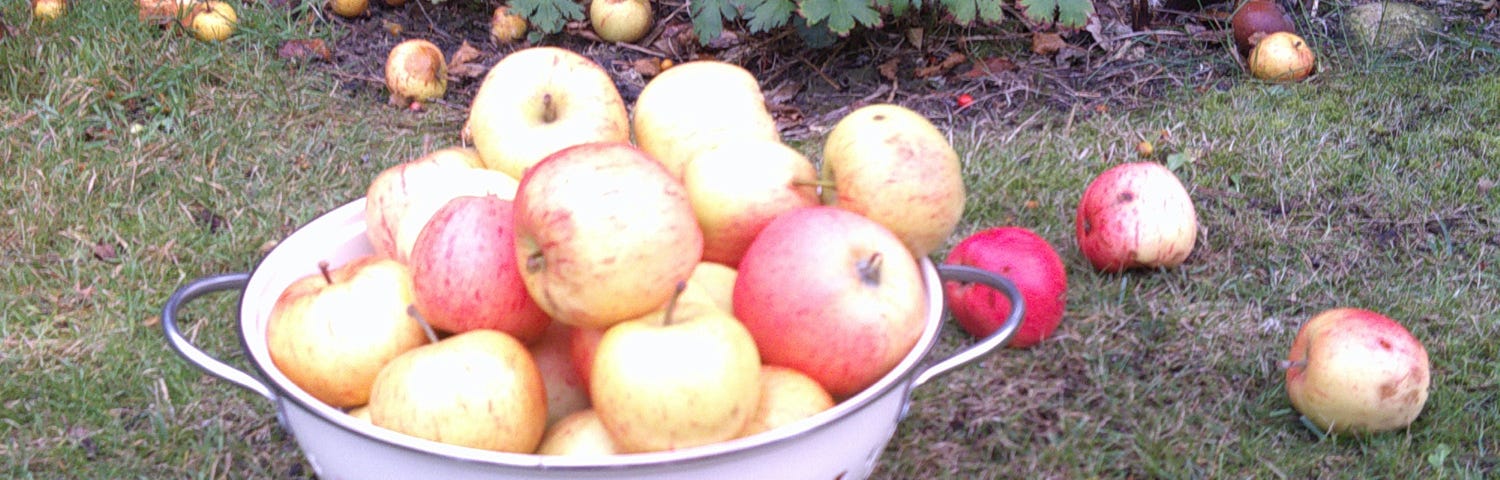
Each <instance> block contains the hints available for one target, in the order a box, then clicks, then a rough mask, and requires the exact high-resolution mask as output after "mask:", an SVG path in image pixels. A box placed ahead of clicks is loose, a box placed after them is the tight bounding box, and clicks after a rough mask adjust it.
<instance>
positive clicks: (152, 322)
mask: <svg viewBox="0 0 1500 480" xmlns="http://www.w3.org/2000/svg"><path fill="white" fill-rule="evenodd" d="M157 325H161V316H158V315H152V316H151V317H150V318H147V319H146V320H145V321H142V322H141V326H143V327H155V326H157Z"/></svg>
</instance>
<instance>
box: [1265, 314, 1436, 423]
mask: <svg viewBox="0 0 1500 480" xmlns="http://www.w3.org/2000/svg"><path fill="white" fill-rule="evenodd" d="M1283 366H1284V367H1285V368H1286V393H1287V396H1288V397H1290V398H1291V401H1292V406H1293V407H1295V408H1296V409H1297V411H1298V412H1300V413H1302V415H1303V416H1305V417H1306V418H1307V419H1308V420H1309V421H1311V422H1312V423H1313V424H1314V425H1316V426H1317V427H1318V428H1319V429H1321V430H1323V431H1324V432H1333V433H1347V434H1362V433H1376V432H1383V431H1390V430H1399V429H1402V428H1406V427H1407V426H1408V425H1411V422H1412V421H1413V420H1415V419H1416V418H1417V415H1418V414H1420V413H1421V412H1422V406H1423V405H1424V404H1426V402H1427V389H1428V386H1429V384H1430V382H1431V379H1432V375H1431V366H1430V364H1429V363H1428V358H1427V350H1426V349H1425V348H1423V346H1422V343H1421V342H1420V341H1418V340H1417V338H1416V337H1414V336H1412V334H1411V332H1409V331H1407V330H1406V328H1405V327H1402V326H1401V324H1399V323H1396V321H1394V320H1392V319H1390V318H1389V317H1386V316H1385V315H1382V314H1380V313H1377V312H1373V311H1370V310H1365V309H1360V308H1334V309H1329V310H1326V311H1323V312H1321V313H1319V314H1318V315H1316V316H1313V317H1312V319H1310V320H1308V321H1307V323H1304V324H1303V325H1302V327H1301V328H1300V329H1298V330H1297V336H1296V338H1295V339H1294V340H1293V341H1292V348H1291V351H1290V353H1288V355H1287V359H1286V361H1285V362H1284V363H1283Z"/></svg>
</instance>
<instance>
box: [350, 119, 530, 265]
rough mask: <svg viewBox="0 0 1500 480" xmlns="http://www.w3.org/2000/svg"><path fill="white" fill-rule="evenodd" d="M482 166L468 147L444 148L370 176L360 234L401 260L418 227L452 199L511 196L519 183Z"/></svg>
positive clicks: (408, 251) (384, 253)
mask: <svg viewBox="0 0 1500 480" xmlns="http://www.w3.org/2000/svg"><path fill="white" fill-rule="evenodd" d="M483 165H484V164H483V163H482V162H480V160H479V153H478V152H477V151H475V150H474V149H471V148H463V147H449V148H443V149H439V150H434V151H432V152H429V153H427V154H426V155H423V156H422V157H420V158H417V159H415V160H410V161H407V162H403V163H400V164H397V165H393V166H391V167H388V168H386V169H385V170H383V171H381V172H380V174H378V175H376V176H375V179H374V180H372V181H371V182H370V186H369V187H368V188H367V189H366V190H365V235H366V236H367V237H369V239H370V245H371V246H372V247H374V249H375V253H376V254H379V255H382V256H385V257H389V258H394V259H396V260H399V261H401V262H405V261H407V259H408V258H409V257H410V256H411V248H412V245H413V244H415V243H416V241H417V235H418V234H420V233H421V232H422V227H425V226H427V221H428V220H431V219H432V215H433V214H435V213H437V211H438V209H440V208H442V207H443V205H446V204H448V201H449V200H452V199H453V198H455V197H459V196H463V195H494V196H497V197H500V198H504V199H511V198H514V197H515V195H516V187H517V186H519V185H520V182H519V181H518V180H517V179H515V178H511V177H510V176H508V175H505V174H504V173H500V172H497V171H494V170H488V169H485V168H484V167H483Z"/></svg>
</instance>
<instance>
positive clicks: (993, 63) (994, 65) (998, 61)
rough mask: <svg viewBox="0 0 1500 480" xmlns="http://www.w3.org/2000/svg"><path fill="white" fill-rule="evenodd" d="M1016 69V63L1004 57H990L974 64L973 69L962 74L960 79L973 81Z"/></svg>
mask: <svg viewBox="0 0 1500 480" xmlns="http://www.w3.org/2000/svg"><path fill="white" fill-rule="evenodd" d="M1015 69H1016V62H1012V61H1010V59H1009V58H1005V57H991V58H986V59H984V60H979V61H976V62H974V67H973V68H970V69H969V71H967V72H964V74H963V75H960V76H961V77H963V78H965V79H968V80H973V79H976V78H983V77H988V76H992V75H995V74H997V73H1001V72H1009V71H1013V70H1015Z"/></svg>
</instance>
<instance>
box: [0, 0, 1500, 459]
mask: <svg viewBox="0 0 1500 480" xmlns="http://www.w3.org/2000/svg"><path fill="white" fill-rule="evenodd" d="M23 3H24V2H9V3H6V4H5V5H4V6H0V15H3V17H0V18H4V21H5V23H6V24H8V25H10V27H11V28H10V29H9V30H8V31H6V32H5V33H6V35H5V36H4V38H3V39H0V178H3V179H4V180H3V181H0V209H3V212H4V215H3V216H0V266H3V268H0V282H3V284H4V285H5V286H4V287H3V288H0V372H5V374H4V375H3V376H0V433H3V435H0V459H3V461H0V476H4V477H7V478H286V477H298V478H300V477H305V476H309V475H310V474H311V473H310V471H309V469H308V468H307V466H306V464H305V462H304V460H303V459H302V457H301V455H300V452H299V451H298V450H297V448H296V445H295V443H294V442H293V440H292V439H291V438H290V436H289V435H288V434H287V433H286V432H285V431H283V430H282V429H281V428H280V427H279V426H278V424H277V422H276V420H275V412H274V410H273V409H272V407H271V406H270V404H269V403H268V402H266V401H265V400H264V399H262V398H260V397H258V396H256V395H254V394H251V393H249V392H245V391H242V390H240V389H237V388H235V387H233V386H231V385H230V384H228V383H226V382H223V381H220V380H218V379H215V378H213V377H210V376H208V375H205V374H203V373H202V372H201V371H199V370H197V369H196V368H194V367H192V366H191V365H190V364H188V363H187V362H185V361H183V360H182V359H181V358H180V357H178V356H177V355H176V354H174V353H173V352H172V351H171V349H169V348H168V347H167V346H166V344H165V342H164V340H163V337H162V334H161V326H160V324H159V318H158V312H159V309H160V308H161V306H162V304H163V302H165V300H166V299H167V297H168V295H170V294H171V292H172V291H173V290H174V289H175V288H176V287H178V286H179V285H181V284H183V283H185V282H187V281H189V280H191V279H194V278H198V277H201V276H204V275H210V274H215V273H224V272H236V271H247V270H249V269H251V268H253V267H254V266H255V265H256V262H257V261H258V259H259V258H261V257H262V256H263V255H264V254H265V252H266V251H267V249H268V248H269V247H270V246H272V245H274V243H275V242H276V241H277V240H279V239H281V238H283V237H285V236H286V235H287V234H289V233H290V232H292V231H293V230H295V229H296V228H297V227H298V226H299V225H301V224H303V223H305V222H307V221H309V220H311V219H312V218H314V217H315V216H316V215H317V214H318V213H320V212H323V211H327V210H329V209H331V208H333V207H336V206H338V205H341V204H343V203H345V202H348V201H350V200H353V199H355V198H358V197H359V196H360V195H362V194H363V191H364V188H365V186H366V184H367V182H368V181H369V180H370V179H372V178H373V177H374V175H375V174H376V173H378V172H379V171H380V170H382V169H383V168H385V167H387V166H389V165H392V164H395V163H397V162H400V161H403V160H407V159H411V158H414V157H416V156H419V155H421V154H422V153H424V152H426V151H430V150H432V149H434V148H438V147H443V146H448V145H453V144H457V143H459V141H460V140H459V135H458V132H459V129H460V126H461V125H462V124H463V122H464V120H465V118H466V115H467V112H466V106H465V105H442V104H440V105H437V106H434V107H433V108H429V109H428V110H427V111H425V112H423V113H420V114H414V113H410V112H406V111H402V110H399V109H396V108H392V107H389V106H387V105H385V104H384V100H385V99H384V97H383V95H377V94H374V93H370V92H369V91H368V89H360V88H353V87H351V86H350V82H357V81H358V80H350V79H347V78H342V77H339V76H337V75H330V74H328V73H327V72H326V71H324V70H320V69H317V68H312V67H308V66H304V65H290V64H287V63H286V62H285V61H283V60H282V59H280V58H278V57H277V56H276V49H277V46H278V45H280V43H281V42H282V41H283V40H287V39H295V38H308V37H319V38H330V37H331V36H332V35H335V34H336V31H337V27H336V26H332V25H330V24H328V23H323V22H318V21H303V20H297V19H294V18H292V17H288V16H287V15H285V13H284V11H280V10H275V9H269V8H254V7H250V8H243V9H242V10H241V17H242V18H244V19H245V21H244V28H243V29H242V30H241V31H240V32H239V33H238V34H237V35H236V36H235V37H233V38H232V39H231V40H230V41H229V42H228V43H225V44H222V45H218V44H206V43H202V42H198V41H196V40H193V39H191V38H190V37H186V36H184V35H182V34H181V33H180V32H176V31H172V30H162V29H158V28H155V27H149V26H144V25H141V24H140V23H138V22H137V21H136V18H135V11H134V8H133V6H132V5H130V4H129V3H121V2H75V3H76V4H78V5H77V6H76V7H75V9H74V11H72V12H71V13H70V14H69V16H67V17H65V18H64V20H63V21H59V22H55V23H52V24H40V23H33V22H32V21H31V20H29V18H28V17H29V16H28V15H27V12H26V11H25V5H24V4H23ZM1446 6H1447V7H1448V8H1451V9H1453V10H1451V11H1454V12H1459V13H1464V12H1468V13H1473V15H1469V16H1462V15H1459V16H1458V17H1457V20H1456V21H1455V22H1454V23H1453V24H1452V25H1451V26H1450V28H1449V29H1448V30H1447V31H1446V32H1445V33H1444V35H1443V36H1441V37H1439V38H1438V39H1436V40H1435V41H1433V42H1431V43H1429V44H1427V45H1425V46H1424V47H1423V48H1422V49H1421V50H1419V51H1416V52H1412V53H1386V52H1370V51H1367V50H1365V49H1361V48H1357V47H1353V46H1349V45H1347V44H1345V43H1343V41H1342V38H1341V37H1340V36H1338V35H1332V34H1320V35H1317V36H1310V42H1311V43H1312V44H1314V45H1315V46H1317V47H1318V48H1319V54H1320V60H1321V63H1320V69H1319V73H1318V74H1317V75H1316V76H1315V77H1313V78H1312V79H1311V80H1310V81H1308V82H1305V83H1300V84H1295V85H1270V84H1263V83H1259V82H1255V81H1253V80H1250V79H1248V78H1244V77H1241V78H1234V79H1233V81H1231V82H1216V83H1215V84H1212V85H1196V84H1188V85H1183V86H1182V87H1180V88H1178V89H1176V90H1173V91H1171V92H1167V93H1166V94H1165V96H1163V97H1160V98H1157V99H1155V100H1154V101H1151V102H1148V103H1145V104H1143V105H1141V106H1139V107H1137V108H1128V109H1126V108H1115V109H1109V108H1101V109H1082V110H1081V111H1080V109H1072V110H1068V109H1059V108H1055V107H1050V106H1047V105H1032V104H1023V105H1019V106H1016V107H1013V108H1023V109H1025V110H1024V111H1022V112H1011V113H1009V114H1004V115H999V114H989V115H983V114H978V113H972V114H969V115H964V114H950V115H947V116H945V117H944V118H943V119H942V122H940V123H941V125H942V126H943V128H944V129H945V130H947V131H948V132H950V134H951V136H952V143H953V144H954V145H955V147H956V148H957V149H958V151H959V152H960V154H961V156H962V159H963V162H964V169H965V176H966V177H965V178H966V183H967V187H968V189H969V195H970V196H969V202H968V211H967V212H966V214H965V217H964V223H963V224H962V225H961V226H960V228H959V231H958V232H956V233H955V234H954V236H953V238H952V239H951V242H950V246H951V244H952V243H956V242H957V241H958V240H959V239H960V238H962V236H964V235H967V234H969V233H972V232H975V231H978V230H980V229H983V228H987V227H992V226H999V225H1019V226H1024V227H1027V228H1031V229H1033V230H1035V231H1036V232H1038V233H1039V234H1041V235H1042V236H1044V237H1046V238H1047V239H1048V240H1049V241H1051V242H1052V243H1053V245H1055V246H1056V248H1057V250H1058V252H1059V253H1060V254H1061V255H1062V257H1063V259H1064V261H1065V263H1066V265H1067V269H1068V275H1069V288H1070V290H1069V295H1068V309H1067V314H1066V316H1065V317H1064V320H1063V325H1062V327H1061V328H1060V329H1059V331H1058V333H1057V336H1055V337H1053V338H1052V339H1050V340H1048V341H1046V342H1043V343H1042V344H1040V345H1038V346H1037V347H1035V348H1031V349H1027V350H1005V351H1002V352H999V353H998V354H996V355H994V356H991V357H989V358H986V359H985V360H983V361H982V362H978V363H976V364H973V365H969V366H967V367H965V368H962V369H959V370H958V371H957V372H955V373H954V374H952V375H948V376H945V377H942V378H940V379H939V380H937V381H935V382H933V383H930V384H927V385H925V386H923V387H922V388H920V389H917V390H915V391H914V392H913V401H912V405H911V409H910V411H909V413H908V415H907V416H906V417H905V418H904V419H903V421H902V422H901V423H900V427H899V429H898V431H897V432H896V436H895V437H894V438H893V440H892V441H891V443H890V445H889V447H888V448H887V450H886V452H885V454H884V455H883V456H882V457H881V463H880V467H879V470H877V472H876V474H875V475H876V477H878V478H917V477H921V478H930V477H938V478H998V477H1014V478H1093V477H1099V478H1231V477H1232V478H1314V477H1319V478H1321V477H1329V478H1494V477H1495V476H1496V475H1497V471H1500V441H1497V440H1496V438H1497V432H1495V431H1492V430H1491V429H1492V428H1500V407H1497V394H1500V347H1497V343H1496V342H1494V341H1492V340H1491V338H1493V337H1494V336H1495V335H1497V334H1500V192H1497V191H1496V188H1495V186H1496V183H1497V182H1500V133H1496V131H1495V125H1500V76H1497V73H1500V72H1497V67H1500V62H1497V60H1496V55H1495V53H1496V48H1497V47H1500V43H1497V41H1496V40H1495V36H1494V34H1493V32H1491V30H1494V29H1495V28H1496V25H1495V22H1494V21H1492V20H1484V19H1482V18H1480V16H1479V15H1478V13H1477V8H1478V7H1473V6H1465V5H1459V6H1453V5H1446ZM1331 8H1333V11H1337V8H1338V7H1331ZM1466 9H1470V10H1474V11H1473V12H1469V11H1468V10H1466ZM298 18H307V17H306V16H302V17H298ZM1318 31H1320V32H1325V31H1332V30H1328V29H1321V30H1318ZM1180 61H1181V60H1180V59H1171V60H1163V62H1164V63H1167V62H1172V63H1174V64H1176V63H1178V62H1180ZM1205 61H1208V62H1225V61H1229V60H1228V57H1221V58H1212V59H1207V60H1205ZM1007 108H1012V107H1009V106H1007ZM816 140H817V139H816V138H813V139H808V140H807V141H805V142H799V143H798V144H797V146H799V147H800V148H802V149H803V150H804V151H806V152H808V153H809V154H813V155H814V156H816V152H817V150H818V146H817V143H816ZM1142 140H1146V141H1150V142H1152V143H1153V144H1154V145H1155V146H1156V150H1157V151H1158V154H1157V156H1156V157H1153V160H1155V161H1162V162H1168V159H1169V157H1170V158H1171V159H1172V161H1173V163H1180V165H1179V166H1178V167H1177V174H1178V175H1179V176H1180V177H1181V179H1182V181H1183V183H1184V184H1185V185H1186V186H1187V187H1188V189H1189V191H1190V192H1191V193H1192V195H1193V198H1194V202H1195V205H1196V207H1197V211H1198V216H1199V236H1198V243H1197V245H1196V247H1195V250H1194V251H1193V254H1192V255H1191V256H1190V257H1189V259H1188V261H1187V263H1186V264H1185V265H1183V266H1182V267H1180V268H1177V269H1172V270H1163V271H1135V272H1129V273H1124V274H1103V273H1097V272H1095V271H1093V270H1092V269H1091V268H1090V267H1089V265H1088V263H1087V262H1086V261H1085V260H1084V259H1083V257H1082V256H1081V254H1080V253H1079V252H1078V248H1077V244H1076V242H1075V241H1074V236H1073V211H1074V209H1075V208H1076V206H1077V201H1078V196H1079V195H1080V194H1081V192H1082V189H1083V187H1084V185H1085V184H1086V183H1087V181H1088V180H1089V178H1091V177H1092V175H1094V174H1097V173H1098V172H1100V171H1102V170H1103V169H1105V168H1107V167H1109V166H1111V165H1114V164H1117V163H1121V162H1126V161H1133V160H1136V159H1138V158H1139V157H1138V154H1137V152H1136V144H1137V143H1139V142H1140V141H1142ZM938 259H939V260H940V259H941V258H940V257H939V258H938ZM232 297H233V295H222V296H220V297H212V298H211V299H209V300H205V301H202V302H199V303H195V304H194V305H193V307H192V308H191V311H190V312H186V313H187V315H188V316H187V317H185V318H184V319H183V320H184V328H185V329H186V330H187V332H188V333H189V334H190V336H191V337H192V338H194V339H195V341H196V342H197V343H198V344H199V345H201V346H203V347H204V348H205V349H207V350H208V351H210V352H212V353H214V354H216V355H219V356H220V357H221V358H225V359H228V360H229V361H231V363H235V364H236V365H240V366H244V365H245V364H244V358H243V353H242V349H241V345H240V343H239V340H238V339H237V338H236V337H235V334H234V329H233V325H232V324H233V322H234V313H233V312H234V303H235V301H236V298H232ZM1336 306H1357V307H1363V308H1368V309H1372V310H1376V311H1379V312H1382V313H1384V314H1386V315H1388V316H1390V317H1391V318H1393V319H1396V320H1397V321H1399V322H1401V323H1402V324H1404V325H1405V326H1406V327H1407V328H1408V329H1410V330H1411V331H1412V333H1413V334H1415V335H1416V336H1417V338H1419V339H1421V340H1422V341H1423V343H1424V344H1425V346H1426V348H1427V351H1428V353H1429V354H1430V356H1431V361H1432V366H1433V379H1432V387H1431V394H1430V398H1429V400H1428V402H1427V404H1426V407H1425V409H1424V411H1423V413H1422V415H1421V416H1420V417H1418V418H1417V420H1416V421H1415V422H1414V423H1413V424H1412V425H1411V426H1410V428H1408V429H1405V430H1401V431H1396V432H1388V433H1384V434H1379V435H1372V436H1367V437H1360V438H1350V437H1337V436H1328V437H1325V436H1323V435H1320V434H1318V433H1317V432H1314V431H1312V430H1310V429H1308V428H1306V427H1305V426H1304V425H1303V423H1302V422H1300V421H1299V420H1298V414H1297V413H1296V412H1295V411H1294V410H1292V408H1291V404H1290V403H1289V401H1288V400H1287V398H1286V393H1285V389H1284V386H1283V381H1282V379H1283V372H1282V371H1281V369H1280V367H1279V366H1278V362H1279V361H1280V360H1282V359H1284V358H1285V355H1286V353H1287V349H1288V347H1289V346H1290V344H1291V340H1292V337H1293V336H1294V335H1295V333H1296V330H1297V328H1298V326H1299V325H1301V323H1302V322H1304V321H1305V320H1307V319H1308V318H1309V317H1311V316H1312V315H1314V314H1316V313H1317V312H1320V311H1322V310H1325V309H1328V308H1332V307H1336ZM949 330H950V331H949V332H948V333H947V335H946V336H945V337H944V341H943V345H942V348H941V349H940V353H939V354H941V353H943V352H951V351H952V350H953V349H955V348H958V347H959V346H960V345H962V344H964V343H965V342H967V341H969V339H968V338H966V337H965V336H964V335H963V334H962V333H961V332H960V331H958V330H957V329H956V328H955V329H949Z"/></svg>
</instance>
